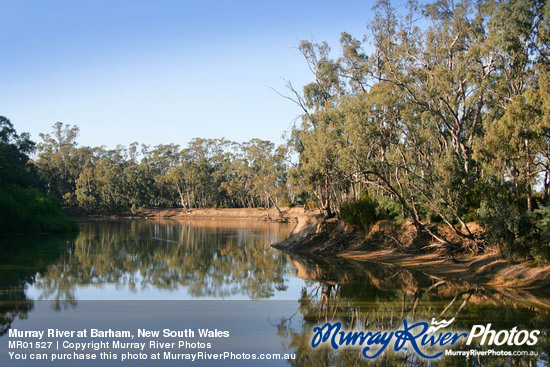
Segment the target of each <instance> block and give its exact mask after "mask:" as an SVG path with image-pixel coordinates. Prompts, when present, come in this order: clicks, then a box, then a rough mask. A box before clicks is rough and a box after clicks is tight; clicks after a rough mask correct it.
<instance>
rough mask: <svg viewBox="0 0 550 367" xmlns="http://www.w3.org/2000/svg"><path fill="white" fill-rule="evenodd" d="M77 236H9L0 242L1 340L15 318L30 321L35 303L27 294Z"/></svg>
mask: <svg viewBox="0 0 550 367" xmlns="http://www.w3.org/2000/svg"><path fill="white" fill-rule="evenodd" d="M74 236H75V235H71V237H67V236H5V237H3V238H2V241H0V254H1V255H0V257H1V259H2V261H1V263H2V266H1V267H0V336H2V335H4V334H5V333H7V331H8V330H9V328H10V326H11V324H12V322H13V320H14V319H15V318H20V319H26V318H27V315H28V313H29V312H30V311H31V310H32V309H33V307H34V301H33V300H32V299H29V298H28V297H27V295H26V294H25V288H26V286H27V285H29V284H33V283H34V282H35V281H36V278H37V277H38V276H39V274H42V273H45V272H46V271H47V269H48V267H49V266H50V265H51V264H53V263H55V262H56V261H57V260H58V259H59V258H60V257H61V254H62V252H63V251H64V249H65V244H66V243H70V242H72V241H74Z"/></svg>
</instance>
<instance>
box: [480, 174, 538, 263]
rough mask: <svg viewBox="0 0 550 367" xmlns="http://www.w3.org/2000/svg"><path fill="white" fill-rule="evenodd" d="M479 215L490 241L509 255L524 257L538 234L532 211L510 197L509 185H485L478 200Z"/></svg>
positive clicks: (512, 193) (512, 195)
mask: <svg viewBox="0 0 550 367" xmlns="http://www.w3.org/2000/svg"><path fill="white" fill-rule="evenodd" d="M479 216H480V219H481V222H482V224H483V226H484V227H485V229H486V230H487V239H488V241H489V242H490V243H492V244H494V245H497V246H498V247H499V248H500V249H501V251H503V253H504V254H505V255H507V256H509V257H512V258H518V259H524V258H526V257H528V256H529V253H530V249H531V248H533V246H536V244H537V240H538V235H537V230H536V227H535V225H534V220H533V219H534V218H533V214H532V213H530V212H529V211H528V210H527V208H526V206H525V205H522V203H520V202H518V201H517V200H516V199H515V198H514V192H513V190H512V188H511V187H510V186H509V185H504V186H494V187H492V188H489V189H488V191H487V192H486V195H485V197H484V198H483V200H482V201H481V207H480V209H479Z"/></svg>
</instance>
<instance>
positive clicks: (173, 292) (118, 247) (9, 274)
mask: <svg viewBox="0 0 550 367" xmlns="http://www.w3.org/2000/svg"><path fill="white" fill-rule="evenodd" d="M80 225H81V231H80V233H79V234H78V235H77V236H73V237H71V236H69V237H52V236H18V237H5V238H3V239H2V242H1V245H0V250H1V252H0V253H1V255H0V256H1V259H2V260H1V261H2V266H1V267H0V285H1V288H0V305H1V311H0V312H1V313H2V319H1V320H0V321H1V325H0V335H2V337H0V347H1V345H2V343H3V344H4V345H5V344H6V339H7V337H6V334H7V332H8V330H9V329H10V328H14V327H18V328H19V329H21V328H24V327H25V325H27V326H29V325H30V323H32V322H35V323H39V322H40V321H41V320H40V319H41V318H43V320H46V319H47V320H51V319H52V318H53V319H56V320H58V321H59V320H67V319H68V318H69V317H74V318H75V319H78V317H82V315H80V316H78V314H75V312H78V310H84V309H87V308H91V307H92V306H90V304H92V305H94V306H93V308H94V309H95V310H99V309H101V308H102V307H104V305H109V306H106V307H110V308H111V309H112V310H113V311H104V312H105V313H106V314H108V313H109V312H111V313H115V312H120V314H121V315H124V313H125V312H127V310H128V309H130V308H135V307H138V306H136V305H143V304H148V303H147V302H157V304H159V303H158V302H164V303H162V304H163V306H159V307H173V306H165V305H166V304H170V305H175V304H178V303H177V302H187V303H185V305H186V306H185V307H188V308H189V307H190V308H193V307H194V308H196V309H197V311H196V312H202V313H204V312H206V311H204V310H205V309H208V308H209V307H212V308H213V309H212V311H211V314H210V315H211V316H212V317H217V316H219V315H218V314H219V313H220V311H219V307H223V309H224V311H223V312H229V313H230V312H232V311H231V310H233V311H234V312H235V313H236V314H238V315H237V316H236V317H237V319H238V318H239V317H241V319H240V320H241V321H239V322H240V323H241V325H242V324H243V323H246V322H247V321H246V320H255V321H254V324H255V325H256V324H262V326H261V327H260V328H261V329H262V330H263V331H262V332H263V333H264V334H263V335H264V336H263V338H268V339H269V340H270V341H271V342H272V343H274V344H277V348H275V349H276V350H282V351H284V352H287V353H293V354H295V356H296V359H294V360H289V361H278V362H276V363H273V365H294V366H318V365H344V366H347V365H363V364H365V365H367V364H369V362H372V361H367V359H366V358H365V357H364V356H362V355H361V351H362V350H361V349H360V348H359V349H354V348H344V349H339V350H335V349H334V348H332V347H330V346H322V347H319V348H316V349H312V348H311V346H310V344H311V332H312V329H313V327H314V326H315V325H320V324H323V323H325V322H333V321H334V322H335V321H336V320H337V321H339V322H341V323H342V326H343V328H349V329H351V328H355V329H361V330H363V329H368V330H392V329H395V328H396V325H398V324H399V322H400V320H403V319H406V320H408V321H409V323H411V322H418V321H422V320H424V321H426V322H428V323H429V322H430V321H431V320H432V318H434V319H436V320H441V319H446V320H450V319H452V318H454V320H453V324H452V325H451V326H449V330H456V331H457V332H458V331H464V330H466V331H469V330H470V329H471V328H472V327H473V325H478V324H482V325H486V324H488V323H491V324H492V329H493V330H512V329H513V328H516V330H518V331H520V330H528V331H531V330H539V331H540V336H539V337H538V340H537V343H536V345H534V346H530V347H527V345H525V344H524V345H523V346H521V347H513V346H512V347H510V346H507V345H504V346H499V347H498V348H494V347H490V346H487V345H479V343H478V344H476V345H474V346H472V345H469V346H467V345H464V344H460V345H459V344H457V345H455V346H454V347H453V350H455V351H458V350H461V351H465V350H469V349H472V348H474V349H476V350H480V351H483V350H485V351H487V350H490V349H498V350H505V349H506V350H510V351H512V352H516V351H522V352H523V351H526V352H528V353H530V354H531V355H528V356H525V355H523V356H511V357H507V356H498V355H497V356H480V355H479V354H478V355H476V356H469V357H464V356H442V357H440V358H437V359H434V360H428V359H425V358H422V357H419V355H418V353H415V352H414V351H413V350H410V349H411V348H409V350H406V349H404V350H401V351H398V352H391V353H390V352H389V351H388V352H386V353H383V354H381V355H380V356H379V357H377V359H376V362H379V363H380V364H385V365H411V366H413V365H425V364H428V363H430V365H434V364H440V365H456V366H463V365H474V366H477V365H502V364H504V365H507V364H515V365H525V366H535V365H541V366H544V365H547V364H548V363H549V357H548V355H549V354H548V353H549V349H550V348H549V345H550V344H549V339H548V325H550V301H549V297H547V296H545V295H540V294H539V295H534V294H532V293H530V292H521V291H519V290H514V292H511V291H509V290H502V289H501V290H497V289H489V288H484V287H481V286H479V285H475V284H469V283H467V282H460V281H452V282H451V281H448V280H446V279H443V278H441V277H437V276H432V275H429V274H426V273H423V272H421V271H414V270H410V269H405V268H400V267H395V266H391V265H387V264H380V263H375V262H369V263H367V262H357V261H350V260H342V259H339V258H336V257H330V258H327V257H322V258H321V257H315V256H309V257H303V256H294V255H288V254H285V253H283V252H279V251H276V250H274V249H272V248H271V247H270V246H269V245H270V244H272V243H275V242H278V241H281V240H283V239H284V238H286V237H287V236H288V235H289V233H290V231H291V229H292V225H290V224H274V223H267V222H260V221H246V220H240V221H238V220H219V219H218V220H196V219H195V220H192V221H177V220H86V221H81V222H80ZM100 301H104V302H106V303H105V304H101V303H93V302H100ZM167 301H171V302H175V303H166V302H167ZM189 301H200V302H203V303H189ZM250 301H254V302H257V303H251V302H250ZM128 302H130V303H128ZM239 302H240V303H239ZM113 304H115V305H116V306H113ZM129 305H132V306H129ZM189 305H192V306H189ZM220 305H223V306H220ZM155 307H157V306H155ZM258 308H261V309H265V310H266V311H265V312H267V313H270V316H269V317H270V320H269V322H266V321H265V320H266V318H267V316H265V315H264V314H258V315H254V312H256V311H254V310H256V309H258ZM114 309H118V311H114ZM75 310H76V311H75ZM242 310H248V311H246V312H245V311H242ZM52 312H53V313H52ZM81 312H83V311H81ZM136 312H137V311H136ZM247 312H248V314H247ZM164 313H165V314H166V313H168V311H165V312H164ZM52 315H53V316H52ZM239 315H240V316H239ZM203 317H206V316H204V315H203ZM134 319H135V317H134ZM235 320H236V319H235ZM243 320H244V321H243ZM58 321H56V322H58ZM191 321H192V320H191ZM191 321H189V322H191ZM144 322H145V321H144ZM135 323H136V324H138V323H139V322H138V321H135ZM264 324H265V325H264ZM251 340H252V339H250V338H249V339H248V341H247V343H248V344H250V343H251ZM266 340H267V339H266ZM485 344H487V343H485ZM435 353H436V352H432V355H433V354H435ZM367 354H368V353H367ZM12 362H13V361H12ZM8 365H9V364H8ZM13 365H14V366H16V365H20V364H16V363H15V362H13ZM370 365H372V363H371V364H370Z"/></svg>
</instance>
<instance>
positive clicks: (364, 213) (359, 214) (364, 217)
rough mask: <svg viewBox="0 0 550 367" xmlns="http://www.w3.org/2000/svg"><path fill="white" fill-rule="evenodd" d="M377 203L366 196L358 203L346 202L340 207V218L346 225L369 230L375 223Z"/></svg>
mask: <svg viewBox="0 0 550 367" xmlns="http://www.w3.org/2000/svg"><path fill="white" fill-rule="evenodd" d="M377 209H378V202H377V201H376V200H374V199H373V198H372V197H370V196H369V195H367V194H364V195H362V196H361V199H359V200H358V201H348V202H345V203H343V204H342V205H341V206H340V218H342V219H343V220H344V221H345V222H346V223H349V224H351V225H353V226H358V227H361V228H363V229H364V230H365V231H368V230H370V228H371V226H372V225H373V224H374V223H375V222H376V221H377V215H376V214H377Z"/></svg>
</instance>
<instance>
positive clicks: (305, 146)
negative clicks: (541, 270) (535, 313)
mask: <svg viewBox="0 0 550 367" xmlns="http://www.w3.org/2000/svg"><path fill="white" fill-rule="evenodd" d="M374 12H375V16H374V20H373V21H372V23H371V24H370V25H369V27H368V29H369V34H367V35H365V37H364V39H363V41H360V40H358V39H355V38H353V37H352V36H351V35H349V34H346V33H343V34H342V37H341V48H342V52H341V54H340V56H338V57H333V56H332V55H333V54H332V53H331V51H330V47H329V45H327V44H326V43H322V44H313V43H311V42H308V41H303V42H302V43H301V44H300V51H301V52H302V53H303V55H304V57H305V59H306V61H307V63H308V65H309V67H310V69H311V71H312V72H313V74H314V81H313V82H312V83H310V84H308V85H306V86H305V88H304V90H303V93H300V92H299V91H296V90H295V89H294V88H293V87H292V85H291V84H290V83H289V84H288V87H289V89H290V91H291V92H292V95H291V96H290V97H289V98H291V99H293V100H294V101H295V102H296V103H298V104H299V105H300V106H301V107H302V109H303V111H304V115H303V118H302V124H301V125H300V126H297V127H296V128H295V129H294V131H293V132H292V141H291V143H293V144H294V149H295V151H296V152H297V153H298V154H299V165H298V166H297V168H294V169H292V171H291V172H292V174H293V175H295V176H296V177H298V178H300V182H301V183H302V184H303V185H304V187H306V186H307V187H308V192H310V193H313V194H314V195H315V197H316V198H317V199H318V200H319V202H322V206H323V209H324V211H325V212H326V214H327V215H329V216H330V215H333V214H334V213H337V212H339V210H340V208H341V207H343V208H346V210H347V211H349V205H350V203H351V205H353V203H359V204H360V205H364V200H361V197H362V196H364V195H365V193H367V194H368V196H370V197H372V198H374V199H375V201H376V200H378V198H382V199H381V200H382V201H383V202H385V203H386V204H387V199H388V198H390V199H391V200H393V201H394V202H397V203H398V204H399V205H400V207H401V209H402V216H403V217H405V218H407V219H408V220H410V221H411V222H412V224H413V225H414V226H415V227H416V229H417V233H418V236H424V235H429V236H431V237H432V238H434V239H436V240H438V241H440V242H441V243H442V244H444V245H449V239H447V238H445V237H442V236H441V235H439V234H438V233H436V232H435V231H434V230H433V228H432V227H431V226H430V225H429V223H430V222H440V223H442V224H444V225H446V226H448V227H449V228H450V230H451V231H453V232H454V236H460V237H463V238H465V239H473V238H474V236H473V234H472V232H471V230H470V228H469V226H468V225H467V223H468V222H469V221H472V220H480V221H481V222H482V223H483V224H484V225H485V226H486V228H487V229H489V231H488V232H487V233H488V234H489V238H487V239H488V240H490V241H492V242H497V243H499V244H501V245H502V246H503V247H502V249H503V250H504V251H505V252H507V253H509V254H511V253H515V254H518V255H521V256H524V255H527V254H530V255H531V256H534V257H541V256H542V255H543V254H544V253H546V256H547V254H548V249H549V248H548V246H541V245H540V243H541V241H540V235H541V229H542V227H541V225H540V223H542V221H546V222H545V223H548V222H547V219H544V217H546V218H548V217H547V214H548V208H547V207H546V206H544V205H547V203H548V197H549V190H550V145H549V143H550V103H549V101H550V74H549V70H550V69H549V68H550V5H549V4H546V3H545V2H544V1H538V0H510V1H492V0H480V1H456V2H455V1H451V0H437V1H434V2H431V3H429V4H427V5H421V4H420V3H418V2H415V1H413V2H409V4H408V5H407V8H406V9H405V8H403V7H402V8H401V9H400V10H399V11H396V10H395V9H394V8H392V6H391V4H390V2H389V1H384V0H381V1H379V2H378V4H377V5H376V7H375V8H374ZM537 191H539V192H538V193H537ZM537 208H538V210H537Z"/></svg>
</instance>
